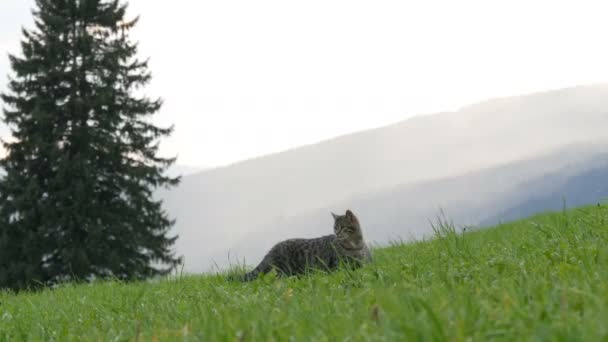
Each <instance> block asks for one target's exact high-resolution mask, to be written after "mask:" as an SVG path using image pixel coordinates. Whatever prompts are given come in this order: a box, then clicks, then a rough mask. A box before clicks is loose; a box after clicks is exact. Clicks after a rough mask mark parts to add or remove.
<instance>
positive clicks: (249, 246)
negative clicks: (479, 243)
mask: <svg viewBox="0 0 608 342" xmlns="http://www.w3.org/2000/svg"><path fill="white" fill-rule="evenodd" d="M605 127H608V85H597V86H585V87H575V88H569V89H562V90H557V91H550V92H543V93H537V94H532V95H527V96H518V97H509V98H500V99H494V100H489V101H485V102H483V103H479V104H476V105H472V106H467V107H464V108H462V109H460V110H458V111H455V112H446V113H438V114H434V115H425V116H419V117H415V118H413V119H410V120H406V121H403V122H399V123H396V124H394V125H390V126H387V127H382V128H378V129H373V130H368V131H363V132H359V133H354V134H350V135H347V136H342V137H338V138H335V139H331V140H328V141H324V142H320V143H318V144H314V145H309V146H304V147H300V148H297V149H293V150H289V151H285V152H282V153H278V154H273V155H269V156H265V157H260V158H256V159H252V160H247V161H243V162H240V163H236V164H234V165H230V166H227V167H222V168H217V169H212V170H206V171H203V172H199V173H196V174H192V175H189V176H186V177H184V178H183V179H182V183H181V185H180V186H179V187H178V188H176V189H173V190H171V191H161V192H160V193H159V196H160V197H161V198H162V199H164V201H165V208H166V209H167V210H168V211H169V213H170V214H171V215H172V216H173V217H175V218H177V224H176V227H175V230H176V232H177V233H178V234H179V235H180V238H179V239H178V242H177V244H176V247H177V250H178V253H180V254H183V255H184V256H185V258H186V270H188V271H201V270H204V269H206V268H208V267H209V266H210V265H211V264H212V262H214V261H215V262H217V263H218V264H219V265H220V266H223V265H226V257H227V256H228V253H229V251H234V252H238V253H236V254H237V255H239V256H244V257H246V259H247V260H248V263H251V262H254V261H257V260H254V259H255V258H256V257H259V253H257V252H256V250H258V249H264V248H266V247H268V246H269V245H270V244H272V243H273V242H275V241H276V240H277V239H279V238H282V237H288V236H295V235H296V234H303V233H309V234H307V236H309V235H313V233H314V234H317V233H321V232H323V233H326V232H328V231H329V229H330V228H331V227H330V224H331V221H330V216H329V213H328V212H327V211H326V210H327V209H330V208H331V209H333V210H335V211H343V210H345V209H346V208H347V207H349V208H353V209H355V210H358V211H359V212H360V213H361V214H360V216H361V219H362V220H363V221H364V222H366V225H367V226H369V228H368V230H370V231H371V233H369V234H370V235H371V236H373V239H374V240H377V241H379V242H385V241H387V240H388V239H390V238H391V237H395V236H397V235H398V236H401V237H404V236H406V235H408V234H413V235H415V236H419V235H420V234H419V232H425V231H426V232H428V230H429V227H428V224H427V223H426V222H423V221H424V220H422V219H420V217H425V218H428V217H432V216H433V215H434V214H435V213H436V211H437V209H438V208H439V207H440V206H441V207H446V208H447V209H448V210H450V212H449V213H448V214H449V215H450V216H453V217H456V218H459V219H460V218H465V219H466V218H467V214H466V213H467V212H466V211H465V210H462V211H461V210H460V209H458V208H460V206H458V205H457V204H458V203H468V205H477V206H478V207H480V208H481V207H484V206H491V207H496V208H499V207H498V204H499V203H500V208H502V209H504V210H506V209H508V208H511V207H513V206H515V205H517V204H518V203H519V202H515V200H513V201H508V200H505V201H503V202H500V201H498V200H491V199H492V196H490V195H489V194H494V195H502V194H505V193H510V190H511V189H512V187H515V186H516V185H517V184H518V183H523V182H524V181H526V180H532V179H534V178H535V177H537V176H540V175H542V174H543V173H548V172H550V171H552V170H555V169H561V168H564V167H566V166H567V165H568V164H569V163H572V162H577V163H578V162H582V161H580V160H579V159H580V158H579V156H589V157H590V156H591V155H593V153H592V152H590V151H595V152H598V151H596V149H600V150H601V149H602V147H603V146H604V145H603V140H604V139H605V138H608V134H607V133H606V131H605ZM243 143H246V142H243ZM569 146H570V147H569ZM572 146H577V147H572ZM598 146H602V147H598ZM587 149H589V150H587ZM559 151H564V152H563V153H565V154H564V155H560V152H559ZM568 151H570V152H568ZM513 163H516V164H517V163H524V164H525V165H529V166H528V167H527V168H526V167H521V168H520V167H515V168H514V169H513V170H511V169H509V165H515V164H513ZM526 163H527V164H526ZM503 167H506V169H504V170H505V171H504V172H503V173H501V174H502V176H500V177H502V178H500V177H498V176H497V174H495V173H492V172H491V171H487V170H494V171H495V172H497V168H500V169H502V168H503ZM482 170H486V173H484V172H483V171H482ZM509 170H511V172H513V173H514V174H516V176H517V177H515V176H512V175H511V174H510V173H509ZM467 175H468V176H469V177H466V176H467ZM459 177H464V178H462V182H463V183H458V182H457V183H453V184H452V183H449V180H450V179H454V178H459ZM479 177H486V181H485V183H484V182H482V181H481V180H480V179H482V178H479ZM444 182H448V183H449V185H450V186H453V190H452V191H451V192H449V191H443V190H442V189H443V188H444V187H446V186H447V185H445V183H444ZM467 182H468V183H467ZM476 182H477V183H476ZM494 183H495V186H493V187H486V185H487V184H494ZM476 184H480V185H479V186H481V187H482V189H481V190H483V191H484V192H483V194H484V196H483V197H479V198H478V199H476V198H466V197H462V194H463V193H465V194H466V193H467V192H471V191H472V190H473V189H475V188H473V187H472V186H474V185H476ZM405 191H409V192H413V191H416V192H414V193H419V194H426V196H415V197H414V198H412V199H408V201H409V202H408V201H406V199H405V198H403V199H400V198H399V197H398V196H397V195H395V196H397V197H395V199H394V200H392V201H390V202H389V201H383V200H382V198H389V199H390V196H389V194H391V192H393V193H395V194H397V193H404V192H405ZM387 196H388V197H387ZM512 196H514V197H513V198H514V199H515V198H516V197H517V196H515V195H512ZM495 197H496V198H498V197H500V196H495ZM524 200H525V198H522V199H521V201H524ZM487 201H490V202H487ZM364 203H367V204H364ZM379 203H384V205H383V206H382V207H381V206H380V205H379ZM366 208H370V209H369V210H368V209H366ZM371 208H375V209H373V210H372V209H371ZM389 208H390V210H389ZM451 208H455V209H454V210H452V209H451ZM397 213H401V214H399V215H397ZM492 213H494V214H498V213H499V212H492ZM492 213H488V215H487V216H485V217H481V216H479V215H473V216H474V217H473V216H471V217H470V220H468V221H470V222H473V223H476V222H481V220H483V219H488V218H490V217H492ZM408 215H409V216H411V220H409V221H407V219H408V217H409V216H408ZM414 216H415V219H414ZM379 217H382V220H380V218H379ZM311 218H314V219H311ZM465 221H467V220H465ZM382 222H384V223H382ZM397 222H399V225H397ZM407 222H409V223H407ZM304 223H306V224H304ZM386 225H389V226H391V227H392V230H390V229H387V228H386V227H385V226H386ZM304 226H306V227H308V228H304ZM306 229H307V230H306ZM374 232H377V233H374ZM243 239H247V243H246V246H245V247H246V248H244V247H243V244H242V243H241V241H243ZM212 259H213V260H212Z"/></svg>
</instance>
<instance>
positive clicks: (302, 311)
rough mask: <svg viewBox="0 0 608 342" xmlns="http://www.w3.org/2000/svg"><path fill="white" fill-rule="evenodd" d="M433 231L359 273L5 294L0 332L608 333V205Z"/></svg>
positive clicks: (216, 336)
mask: <svg viewBox="0 0 608 342" xmlns="http://www.w3.org/2000/svg"><path fill="white" fill-rule="evenodd" d="M365 228H366V227H364V229H365ZM433 228H434V231H435V236H434V237H433V238H431V239H429V240H428V241H420V242H413V243H394V244H392V245H391V246H389V247H386V248H377V249H375V250H374V257H375V261H374V263H373V264H370V265H367V266H366V267H364V268H362V269H359V270H356V271H349V270H344V269H343V270H341V271H339V272H336V273H333V274H323V273H316V274H311V275H307V276H303V277H299V278H295V277H292V278H280V277H276V275H274V274H269V275H267V276H265V277H263V278H262V279H258V280H256V281H254V282H250V283H238V282H229V281H226V280H225V274H218V275H205V276H179V275H175V276H171V277H167V278H166V279H162V280H160V281H149V282H138V283H121V282H112V281H109V282H97V283H92V284H67V285H62V286H60V287H58V288H56V289H46V290H43V291H38V292H22V293H19V294H14V293H8V292H2V293H0V340H2V341H20V340H31V341H37V340H60V341H64V340H66V341H80V340H92V341H97V340H103V341H129V340H130V341H154V340H160V341H162V340H178V341H184V340H185V341H215V340H218V341H250V340H258V341H287V340H298V341H299V340H310V341H313V340H314V341H342V340H351V341H363V340H365V341H395V340H408V341H413V340H414V341H415V340H424V341H488V340H498V341H500V340H505V341H515V340H517V341H522V340H538V341H548V340H563V341H574V340H576V341H585V340H586V341H608V208H607V207H606V206H601V207H599V206H591V207H585V208H578V209H573V210H569V211H563V212H558V213H547V214H542V215H538V216H535V217H531V218H529V219H525V220H522V221H518V222H512V223H507V224H502V225H500V226H497V227H494V228H490V229H484V230H478V231H465V230H463V229H461V228H457V227H454V226H453V225H452V224H451V223H450V222H449V221H448V220H446V219H444V218H441V217H440V218H439V219H438V220H436V221H435V222H434V224H433ZM367 229H371V228H369V227H368V228H367ZM469 230H470V229H469Z"/></svg>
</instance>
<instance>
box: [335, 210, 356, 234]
mask: <svg viewBox="0 0 608 342" xmlns="http://www.w3.org/2000/svg"><path fill="white" fill-rule="evenodd" d="M331 216H333V217H334V233H335V234H336V236H337V237H338V239H341V240H350V239H356V240H359V239H361V238H362V237H363V236H362V233H361V225H359V220H358V219H357V217H356V216H355V214H353V212H352V211H350V209H349V210H346V214H344V215H338V214H334V213H331Z"/></svg>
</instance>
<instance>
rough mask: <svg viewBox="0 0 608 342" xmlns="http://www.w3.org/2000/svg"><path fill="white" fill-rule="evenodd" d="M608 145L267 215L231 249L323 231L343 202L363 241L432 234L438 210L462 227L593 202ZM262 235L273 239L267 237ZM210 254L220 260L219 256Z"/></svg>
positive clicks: (604, 178)
mask: <svg viewBox="0 0 608 342" xmlns="http://www.w3.org/2000/svg"><path fill="white" fill-rule="evenodd" d="M606 151H608V140H607V141H606V142H604V143H598V144H577V145H572V146H567V147H565V148H562V149H559V150H556V151H553V152H552V153H550V154H547V155H543V156H539V157H537V158H533V159H529V160H524V161H518V162H513V163H509V164H506V165H500V166H496V167H492V168H488V169H484V170H480V171H476V172H470V173H466V174H463V175H460V176H457V177H450V178H445V179H439V180H430V181H424V182H419V183H416V184H406V185H401V186H395V187H390V188H387V189H384V190H381V191H378V192H374V193H368V194H364V195H358V196H354V197H352V198H348V199H346V200H344V201H341V202H339V203H335V204H334V205H332V206H329V207H324V208H318V209H314V210H311V211H310V212H308V213H305V214H301V215H298V216H296V217H292V218H290V219H287V220H277V221H274V222H271V223H269V224H267V225H265V226H264V227H263V228H262V229H261V232H255V233H250V234H249V235H246V236H245V237H243V238H242V240H241V241H240V242H239V243H237V244H236V246H235V247H234V250H235V251H240V252H241V253H242V255H245V256H247V259H259V258H261V257H262V255H263V253H264V252H265V251H266V250H268V248H270V247H271V245H272V244H273V243H274V240H275V239H284V238H288V237H290V236H292V237H293V236H298V237H312V236H318V235H320V234H327V233H328V232H329V231H330V229H331V223H332V221H331V216H330V215H329V212H330V211H332V210H333V211H339V210H342V208H346V207H348V208H352V209H353V210H354V211H355V212H356V213H358V214H359V215H360V220H361V221H362V226H363V228H364V230H365V236H366V239H367V240H368V242H376V243H380V244H386V243H387V242H390V241H391V240H402V239H405V240H409V239H419V238H423V237H425V236H428V235H429V234H432V230H431V228H430V224H429V220H434V219H435V217H436V216H437V215H438V214H440V211H444V213H445V214H446V215H447V216H448V217H449V218H450V219H451V220H453V221H454V222H455V223H456V224H457V225H458V226H460V227H463V226H489V225H495V224H497V223H499V222H501V221H503V222H504V221H508V220H514V219H519V218H522V217H526V216H529V215H531V214H533V213H538V212H543V211H547V210H554V209H561V207H562V205H563V202H562V199H565V200H566V204H567V205H568V207H572V206H581V205H585V204H594V203H596V202H598V201H600V200H601V199H602V198H608V152H606ZM508 208H511V209H508ZM284 227H289V229H287V230H286V229H284ZM259 236H272V237H273V238H275V239H272V240H265V239H261V238H260V237H259ZM252 241H255V243H254V244H252V243H251V242H252ZM243 251H244V253H243ZM240 255H241V254H239V253H237V255H236V256H237V257H238V256H240ZM223 257H225V255H223ZM215 258H218V259H221V258H222V255H217V256H215Z"/></svg>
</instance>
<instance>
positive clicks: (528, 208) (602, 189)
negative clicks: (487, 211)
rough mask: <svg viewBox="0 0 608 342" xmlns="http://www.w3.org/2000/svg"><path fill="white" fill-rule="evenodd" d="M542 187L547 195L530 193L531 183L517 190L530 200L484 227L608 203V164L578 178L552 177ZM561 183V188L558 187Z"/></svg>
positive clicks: (491, 219) (485, 223)
mask: <svg viewBox="0 0 608 342" xmlns="http://www.w3.org/2000/svg"><path fill="white" fill-rule="evenodd" d="M539 183H542V184H539V186H543V187H545V188H546V189H547V190H549V191H546V192H536V193H532V194H531V193H529V188H528V185H529V184H525V185H522V186H521V187H519V188H518V189H517V190H516V191H518V192H520V193H522V194H527V196H525V197H528V199H526V200H525V201H523V202H522V203H520V204H518V205H516V206H514V207H512V208H509V209H507V210H503V211H502V212H501V213H500V214H498V215H496V216H494V217H492V218H489V219H486V220H483V221H482V222H481V223H480V225H481V226H484V227H488V226H491V225H496V224H497V223H500V222H507V221H513V220H518V219H521V218H524V217H527V216H530V215H532V214H536V213H540V212H546V211H556V210H561V209H563V208H564V205H565V207H566V208H576V207H579V206H583V205H588V204H593V203H606V202H607V201H608V163H605V164H604V165H602V166H600V165H598V167H597V168H593V169H590V170H587V171H585V172H582V173H580V174H579V175H577V176H575V177H571V178H568V179H565V180H564V175H563V174H560V173H555V174H550V175H547V176H545V177H544V178H543V179H542V180H539ZM555 184H561V186H557V187H556V186H555Z"/></svg>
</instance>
